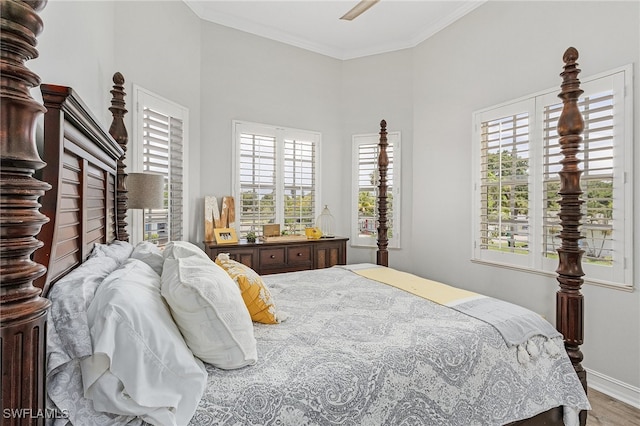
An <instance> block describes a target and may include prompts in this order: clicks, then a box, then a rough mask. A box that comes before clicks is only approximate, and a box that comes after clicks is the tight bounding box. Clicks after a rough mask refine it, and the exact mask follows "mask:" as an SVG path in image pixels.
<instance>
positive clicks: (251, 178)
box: [239, 133, 277, 233]
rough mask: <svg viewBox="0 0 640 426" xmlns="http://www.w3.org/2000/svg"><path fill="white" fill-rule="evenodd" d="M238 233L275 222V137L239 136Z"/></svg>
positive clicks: (247, 134) (246, 134)
mask: <svg viewBox="0 0 640 426" xmlns="http://www.w3.org/2000/svg"><path fill="white" fill-rule="evenodd" d="M239 162H240V169H239V178H240V200H239V205H240V210H239V213H240V232H241V233H246V232H248V231H250V230H254V231H257V229H256V228H257V227H259V226H261V225H265V224H269V223H276V201H277V191H276V138H275V136H272V135H259V134H252V133H241V134H240V144H239Z"/></svg>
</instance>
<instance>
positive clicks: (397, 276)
mask: <svg viewBox="0 0 640 426" xmlns="http://www.w3.org/2000/svg"><path fill="white" fill-rule="evenodd" d="M353 272H355V273H356V274H358V275H361V276H363V277H366V278H369V279H372V280H374V281H379V282H381V283H384V284H388V285H390V286H393V287H396V288H399V289H401V290H404V291H408V292H409V293H412V294H415V295H416V296H420V297H422V298H424V299H427V300H431V301H432V302H436V303H439V304H441V305H447V306H449V305H452V304H455V302H456V301H460V300H464V299H469V298H473V297H479V296H480V297H481V295H480V294H478V293H474V292H472V291H467V290H462V289H460V288H456V287H452V286H450V285H446V284H442V283H439V282H437V281H431V280H428V279H426V278H421V277H418V276H417V275H413V274H409V273H407V272H401V271H398V270H396V269H392V268H369V269H358V270H354V271H353Z"/></svg>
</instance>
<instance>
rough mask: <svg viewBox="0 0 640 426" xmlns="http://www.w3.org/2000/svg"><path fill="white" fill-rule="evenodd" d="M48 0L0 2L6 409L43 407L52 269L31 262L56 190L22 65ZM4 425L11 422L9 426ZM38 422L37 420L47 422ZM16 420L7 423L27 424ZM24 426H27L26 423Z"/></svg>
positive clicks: (31, 79) (0, 289)
mask: <svg viewBox="0 0 640 426" xmlns="http://www.w3.org/2000/svg"><path fill="white" fill-rule="evenodd" d="M46 3H47V2H46V0H31V1H29V2H26V1H25V2H23V1H13V0H2V2H1V7H0V10H1V12H2V24H1V28H0V37H1V41H2V43H1V47H0V51H1V61H0V71H1V72H0V81H1V84H0V99H1V101H2V108H1V117H2V118H1V128H0V148H1V151H0V152H1V157H0V323H1V324H2V325H1V332H2V334H1V336H2V338H1V342H2V343H1V346H2V407H3V409H22V410H31V412H33V413H36V412H37V410H42V409H44V407H45V388H44V375H45V362H46V360H45V349H46V346H45V342H46V318H47V316H46V312H47V309H48V307H49V305H50V302H49V301H48V300H47V299H44V298H42V297H40V294H41V290H40V289H39V288H37V287H35V286H34V285H33V281H34V280H35V279H36V278H38V277H41V276H42V275H44V274H45V272H46V267H45V266H43V265H41V264H39V263H36V262H34V261H32V260H31V255H32V254H33V253H34V252H35V251H36V250H38V249H39V248H40V247H42V245H43V243H42V242H41V241H39V240H38V239H36V238H35V237H36V235H38V233H39V232H40V229H41V228H42V226H43V225H44V224H45V223H47V222H48V220H49V219H48V218H47V217H46V216H45V215H44V214H42V213H41V212H40V204H39V202H38V199H39V198H40V197H41V196H43V195H44V193H45V192H46V191H48V190H49V189H51V186H50V185H49V184H48V183H46V182H42V181H40V180H38V179H35V178H34V177H33V174H34V173H35V171H36V170H39V169H41V168H43V167H44V166H45V163H44V162H43V161H42V159H41V158H40V155H39V154H38V150H37V148H36V141H35V138H34V136H35V131H34V130H35V124H36V119H37V117H38V116H39V115H40V114H42V113H43V112H44V111H45V108H44V107H43V106H42V105H41V104H40V103H38V102H36V101H35V100H34V99H33V98H32V97H31V94H30V92H29V91H30V89H31V88H32V87H37V86H38V85H39V84H40V79H39V77H38V76H37V75H36V74H34V73H33V72H31V71H30V70H29V69H28V68H27V67H26V66H25V65H24V63H25V62H26V61H27V60H29V59H32V58H36V57H37V56H38V51H37V50H36V48H35V46H36V37H37V36H38V35H39V34H40V32H41V31H42V28H43V25H42V20H41V18H40V17H39V16H38V12H39V11H40V10H42V9H43V8H44V6H45V5H46ZM5 421H6V423H5ZM43 421H44V419H43V418H40V419H39V420H38V421H37V423H30V424H43ZM21 422H22V420H21V419H19V418H18V417H15V418H13V419H4V420H3V423H2V424H7V425H14V424H16V425H17V424H22V423H21ZM24 424H26V423H24Z"/></svg>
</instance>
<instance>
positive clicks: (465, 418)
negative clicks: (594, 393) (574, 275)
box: [190, 267, 590, 426]
mask: <svg viewBox="0 0 640 426" xmlns="http://www.w3.org/2000/svg"><path fill="white" fill-rule="evenodd" d="M263 278H264V281H265V283H266V284H267V286H268V287H269V288H270V290H271V293H272V296H273V298H274V300H275V302H276V304H277V308H278V310H280V311H281V312H284V313H286V315H287V317H288V318H287V319H286V320H285V321H283V322H282V323H280V324H277V325H263V324H256V325H255V337H256V339H257V341H258V362H257V364H255V365H253V366H250V367H245V368H242V369H239V370H231V371H227V370H220V369H217V368H215V367H212V366H209V365H207V371H208V373H209V378H208V390H207V391H206V393H205V395H204V397H203V399H202V401H201V402H200V405H199V407H198V410H197V411H196V414H195V415H194V417H193V419H192V420H191V423H190V424H191V425H261V426H262V425H290V426H301V425H333V424H340V425H371V426H374V425H393V426H395V425H430V426H431V425H448V426H451V425H465V426H467V425H483V426H484V425H501V424H505V423H509V422H512V421H516V420H520V419H523V418H528V417H532V416H534V415H536V414H538V413H540V412H543V411H546V410H548V409H550V408H552V407H556V406H560V405H564V406H565V407H568V408H569V412H571V411H572V410H581V409H589V408H590V407H589V403H588V401H587V399H586V396H585V394H584V392H583V390H582V387H581V385H580V382H579V381H578V379H577V376H576V374H575V372H574V371H573V367H572V366H571V363H570V362H569V360H568V357H567V356H566V354H565V353H564V351H562V352H561V353H560V354H559V355H555V356H551V355H548V354H547V353H545V352H544V351H540V353H539V354H534V355H533V356H532V359H531V362H528V363H526V364H522V363H519V362H518V361H517V356H516V352H515V351H516V348H515V347H511V348H508V347H507V346H506V345H505V342H504V340H503V339H502V337H501V336H500V334H499V333H498V332H497V331H496V330H495V329H494V328H493V327H491V326H490V325H488V324H487V323H485V322H482V321H479V320H477V319H474V318H472V317H469V316H467V315H465V314H463V313H461V312H458V311H456V310H453V309H451V308H448V307H445V306H441V305H438V304H435V303H433V302H431V301H428V300H425V299H423V298H420V297H416V296H414V295H412V294H409V293H406V292H404V291H402V290H399V289H397V288H393V287H390V286H387V285H385V284H381V283H378V282H375V281H371V280H368V279H366V278H364V277H361V276H359V275H357V274H355V273H353V272H351V271H348V270H345V269H343V268H340V267H333V268H329V269H325V270H320V271H318V270H316V271H304V272H294V273H288V274H279V275H272V276H265V277H263ZM535 339H536V338H535V337H534V338H533V340H534V342H535ZM543 343H544V340H543V338H541V340H540V342H539V344H543ZM557 343H558V344H559V345H561V344H562V343H561V342H560V341H558V342H557ZM566 411H567V410H565V412H566ZM569 417H570V416H567V417H565V420H568V418H569Z"/></svg>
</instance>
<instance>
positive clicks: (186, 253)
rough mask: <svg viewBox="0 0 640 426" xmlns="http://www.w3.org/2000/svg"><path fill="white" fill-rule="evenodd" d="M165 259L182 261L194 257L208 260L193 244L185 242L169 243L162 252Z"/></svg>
mask: <svg viewBox="0 0 640 426" xmlns="http://www.w3.org/2000/svg"><path fill="white" fill-rule="evenodd" d="M162 254H163V256H164V258H165V259H182V258H185V257H191V256H196V257H199V258H201V259H209V256H207V254H206V253H205V252H204V251H202V249H200V248H199V247H198V246H196V245H195V244H192V243H189V242H187V241H171V242H170V243H169V244H167V245H166V246H165V248H164V251H163V252H162Z"/></svg>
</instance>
